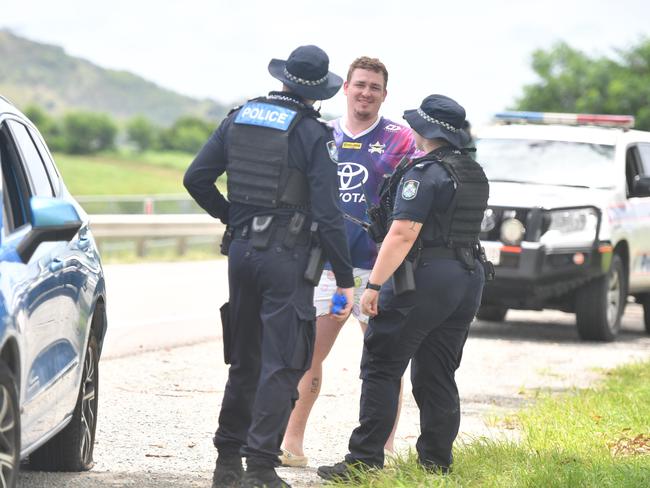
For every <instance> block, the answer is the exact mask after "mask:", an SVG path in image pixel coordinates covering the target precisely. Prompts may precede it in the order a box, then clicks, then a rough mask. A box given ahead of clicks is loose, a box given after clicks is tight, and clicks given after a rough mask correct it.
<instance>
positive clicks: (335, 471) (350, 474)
mask: <svg viewBox="0 0 650 488" xmlns="http://www.w3.org/2000/svg"><path fill="white" fill-rule="evenodd" d="M369 469H371V467H370V466H368V465H367V464H364V463H359V462H357V463H354V464H349V463H346V462H345V461H341V462H340V463H336V464H334V465H332V466H319V468H318V471H316V473H318V476H320V477H321V478H323V479H324V480H327V481H341V482H352V483H354V482H355V481H357V480H358V478H359V475H360V474H361V472H362V471H367V470H369Z"/></svg>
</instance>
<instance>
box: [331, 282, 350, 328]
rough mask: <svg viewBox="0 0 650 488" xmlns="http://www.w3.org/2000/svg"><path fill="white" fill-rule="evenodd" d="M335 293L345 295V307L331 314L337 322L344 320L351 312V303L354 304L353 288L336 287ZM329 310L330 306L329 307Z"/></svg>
mask: <svg viewBox="0 0 650 488" xmlns="http://www.w3.org/2000/svg"><path fill="white" fill-rule="evenodd" d="M336 293H340V294H341V295H343V296H344V297H345V300H346V304H345V308H344V309H343V310H341V311H340V312H339V313H333V314H331V316H332V318H333V319H334V320H336V321H337V322H341V323H343V322H345V321H346V320H347V318H348V317H349V316H350V312H352V305H353V304H354V288H337V289H336ZM330 312H331V308H330Z"/></svg>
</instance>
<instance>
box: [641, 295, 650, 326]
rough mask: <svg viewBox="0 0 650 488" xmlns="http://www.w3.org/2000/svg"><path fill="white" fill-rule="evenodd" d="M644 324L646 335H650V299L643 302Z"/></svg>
mask: <svg viewBox="0 0 650 488" xmlns="http://www.w3.org/2000/svg"><path fill="white" fill-rule="evenodd" d="M643 324H644V325H645V332H646V334H650V297H647V298H646V299H645V300H643Z"/></svg>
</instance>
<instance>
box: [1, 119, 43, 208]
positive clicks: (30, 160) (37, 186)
mask: <svg viewBox="0 0 650 488" xmlns="http://www.w3.org/2000/svg"><path fill="white" fill-rule="evenodd" d="M7 123H8V124H9V126H10V127H11V132H12V133H13V134H14V137H15V138H16V143H17V145H18V147H19V148H20V153H21V154H22V160H23V162H24V163H25V166H26V167H27V171H28V172H29V176H30V181H31V183H32V189H33V190H34V195H37V196H39V197H51V196H54V191H53V190H52V184H51V183H50V177H49V176H48V175H47V171H45V166H44V165H43V160H42V159H41V155H40V154H39V152H38V150H37V149H36V146H35V145H34V141H32V138H31V136H30V135H29V132H27V127H25V126H24V125H23V124H21V123H19V122H16V121H14V120H9V121H8V122H7Z"/></svg>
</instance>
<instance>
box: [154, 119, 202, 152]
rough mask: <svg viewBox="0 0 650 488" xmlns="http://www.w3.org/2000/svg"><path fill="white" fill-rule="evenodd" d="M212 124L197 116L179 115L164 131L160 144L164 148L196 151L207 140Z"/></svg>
mask: <svg viewBox="0 0 650 488" xmlns="http://www.w3.org/2000/svg"><path fill="white" fill-rule="evenodd" d="M213 131H214V125H213V124H212V123H210V122H207V121H206V120H203V119H200V118H198V117H191V116H188V117H181V118H180V119H178V120H177V121H176V122H174V125H172V126H171V127H170V128H169V129H167V130H166V131H164V133H163V136H162V141H161V143H162V146H163V147H164V148H165V149H174V150H177V151H186V152H197V151H198V150H199V149H201V147H202V146H203V144H204V143H205V141H207V140H208V138H209V137H210V135H211V134H212V132H213Z"/></svg>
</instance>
